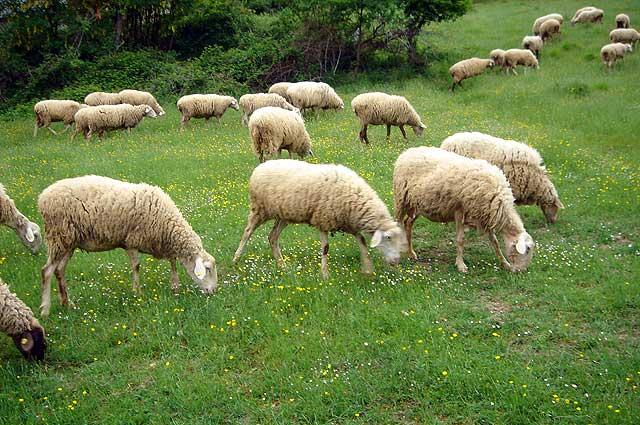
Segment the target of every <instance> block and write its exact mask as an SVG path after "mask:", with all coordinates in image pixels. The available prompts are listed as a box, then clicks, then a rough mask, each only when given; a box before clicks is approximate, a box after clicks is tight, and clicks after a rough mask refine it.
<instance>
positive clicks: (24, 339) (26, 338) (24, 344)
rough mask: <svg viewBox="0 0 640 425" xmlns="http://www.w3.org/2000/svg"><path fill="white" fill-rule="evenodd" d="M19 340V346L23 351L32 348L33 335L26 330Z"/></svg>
mask: <svg viewBox="0 0 640 425" xmlns="http://www.w3.org/2000/svg"><path fill="white" fill-rule="evenodd" d="M19 342H20V348H22V350H24V351H27V352H29V351H31V349H32V348H33V344H34V341H33V337H32V336H31V334H30V333H28V332H26V333H24V334H22V336H21V338H20V341H19Z"/></svg>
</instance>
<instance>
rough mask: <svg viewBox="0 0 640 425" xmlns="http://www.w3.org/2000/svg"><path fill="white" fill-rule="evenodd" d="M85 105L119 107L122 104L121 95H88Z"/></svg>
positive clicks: (104, 93)
mask: <svg viewBox="0 0 640 425" xmlns="http://www.w3.org/2000/svg"><path fill="white" fill-rule="evenodd" d="M84 103H85V104H87V105H89V106H101V105H119V104H121V103H122V100H121V99H120V93H106V92H103V91H97V92H93V93H89V94H88V95H86V96H85V98H84Z"/></svg>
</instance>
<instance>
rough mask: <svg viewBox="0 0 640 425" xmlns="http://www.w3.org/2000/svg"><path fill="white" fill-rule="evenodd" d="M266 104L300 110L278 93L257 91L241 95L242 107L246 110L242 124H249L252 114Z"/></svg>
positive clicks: (289, 109) (295, 110)
mask: <svg viewBox="0 0 640 425" xmlns="http://www.w3.org/2000/svg"><path fill="white" fill-rule="evenodd" d="M265 106H276V107H278V108H282V109H286V110H287V111H294V112H300V110H299V109H298V108H296V107H295V106H293V105H292V104H290V103H289V102H287V101H286V100H285V98H284V97H282V96H280V95H279V94H277V93H256V94H245V95H244V96H241V97H240V107H241V108H242V110H243V111H244V114H243V115H242V125H247V124H248V122H249V117H251V114H253V112H254V111H255V110H256V109H258V108H263V107H265Z"/></svg>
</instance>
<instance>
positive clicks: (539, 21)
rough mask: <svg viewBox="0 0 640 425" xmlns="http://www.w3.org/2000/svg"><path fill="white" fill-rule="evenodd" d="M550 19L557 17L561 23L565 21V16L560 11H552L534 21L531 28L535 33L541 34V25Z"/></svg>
mask: <svg viewBox="0 0 640 425" xmlns="http://www.w3.org/2000/svg"><path fill="white" fill-rule="evenodd" d="M549 19H555V20H556V21H558V22H560V23H561V24H562V23H563V22H564V17H563V16H562V15H561V14H559V13H550V14H549V15H545V16H541V17H539V18H538V19H536V20H535V22H534V23H533V28H532V29H531V31H533V34H534V35H540V26H541V25H542V24H543V23H544V22H546V21H548V20H549Z"/></svg>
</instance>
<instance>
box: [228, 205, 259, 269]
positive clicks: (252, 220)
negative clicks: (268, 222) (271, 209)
mask: <svg viewBox="0 0 640 425" xmlns="http://www.w3.org/2000/svg"><path fill="white" fill-rule="evenodd" d="M264 222H265V220H264V219H263V218H262V217H259V216H258V215H257V214H255V213H254V212H253V211H251V212H250V213H249V218H248V220H247V227H246V228H245V229H244V233H243V234H242V239H241V240H240V245H239V246H238V249H237V250H236V253H235V255H234V256H233V263H234V264H235V263H236V262H237V261H238V260H239V259H240V257H241V256H242V252H243V251H244V248H245V246H246V245H247V242H248V241H249V238H250V237H251V235H252V234H253V232H254V231H255V230H256V229H257V228H258V226H260V225H261V224H262V223H264Z"/></svg>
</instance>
